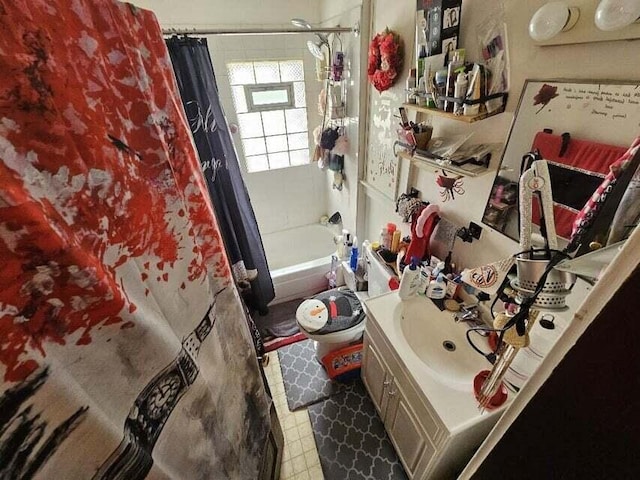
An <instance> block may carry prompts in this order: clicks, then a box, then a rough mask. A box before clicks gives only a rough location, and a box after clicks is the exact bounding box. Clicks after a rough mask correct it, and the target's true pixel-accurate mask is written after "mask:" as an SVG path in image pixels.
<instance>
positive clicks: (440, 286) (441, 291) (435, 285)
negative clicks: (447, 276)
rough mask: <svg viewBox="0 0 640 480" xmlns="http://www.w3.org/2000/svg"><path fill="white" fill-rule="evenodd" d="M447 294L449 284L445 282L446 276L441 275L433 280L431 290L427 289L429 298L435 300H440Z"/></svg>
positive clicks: (430, 285)
mask: <svg viewBox="0 0 640 480" xmlns="http://www.w3.org/2000/svg"><path fill="white" fill-rule="evenodd" d="M446 294H447V283H446V282H445V280H444V275H442V274H439V275H438V278H436V279H435V280H431V283H430V284H429V288H428V289H427V297H429V298H431V299H433V300H440V299H442V298H444V297H445V296H446Z"/></svg>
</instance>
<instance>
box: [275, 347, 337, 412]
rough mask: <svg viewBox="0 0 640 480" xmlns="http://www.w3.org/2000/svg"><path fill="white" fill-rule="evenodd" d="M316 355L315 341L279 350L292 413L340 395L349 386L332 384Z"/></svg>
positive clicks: (335, 382) (332, 381) (286, 393)
mask: <svg viewBox="0 0 640 480" xmlns="http://www.w3.org/2000/svg"><path fill="white" fill-rule="evenodd" d="M315 355H316V350H315V348H314V345H313V340H304V341H302V342H298V343H294V344H292V345H287V346H286V347H282V348H280V349H278V357H279V358H280V370H281V371H282V379H283V380H284V392H285V395H286V397H287V404H288V405H289V410H291V411H294V410H298V409H300V408H303V407H306V406H308V405H311V404H314V403H317V402H320V401H322V400H324V399H326V398H329V397H330V396H331V395H335V394H336V393H340V392H341V391H343V390H344V389H345V388H346V387H347V385H348V384H349V383H344V382H337V381H334V380H331V379H330V378H329V376H328V375H327V372H326V371H325V369H324V368H323V367H322V365H321V364H320V362H318V360H317V359H316V356H315Z"/></svg>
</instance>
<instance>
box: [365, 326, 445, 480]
mask: <svg viewBox="0 0 640 480" xmlns="http://www.w3.org/2000/svg"><path fill="white" fill-rule="evenodd" d="M364 345H365V346H364V352H365V353H364V360H363V367H362V379H363V381H364V384H365V386H366V387H367V390H368V391H369V393H370V395H371V398H372V399H373V403H374V404H375V406H376V409H377V410H378V413H379V414H380V418H382V420H383V422H384V426H385V428H386V430H387V433H388V434H389V437H390V438H391V441H392V442H393V444H394V446H395V447H396V451H397V452H398V454H399V455H400V456H401V458H402V463H403V465H404V468H405V470H406V472H407V474H408V475H409V477H410V478H420V477H417V476H415V472H416V470H417V467H418V464H419V462H420V460H422V459H423V457H424V459H425V461H426V462H428V461H429V460H430V459H431V457H433V454H434V453H435V447H434V445H433V441H432V440H431V439H430V438H429V435H428V434H427V432H426V429H425V427H423V426H422V424H421V423H420V421H419V420H418V415H417V414H416V412H414V410H413V408H412V407H411V405H410V404H409V401H408V399H407V394H406V393H405V390H404V389H403V388H402V386H401V381H399V379H396V378H395V377H394V375H393V373H392V372H391V370H390V368H389V367H388V366H387V364H386V363H385V362H384V360H382V358H381V356H380V354H379V353H378V347H377V346H376V345H375V344H374V343H373V342H372V341H371V338H370V337H369V336H365V344H364ZM422 463H424V461H423V462H422Z"/></svg>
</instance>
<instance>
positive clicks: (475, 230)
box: [469, 222, 482, 240]
mask: <svg viewBox="0 0 640 480" xmlns="http://www.w3.org/2000/svg"><path fill="white" fill-rule="evenodd" d="M469 233H470V234H471V236H472V237H473V238H475V239H476V240H480V234H481V233H482V227H481V226H480V225H478V224H477V223H473V222H470V223H469Z"/></svg>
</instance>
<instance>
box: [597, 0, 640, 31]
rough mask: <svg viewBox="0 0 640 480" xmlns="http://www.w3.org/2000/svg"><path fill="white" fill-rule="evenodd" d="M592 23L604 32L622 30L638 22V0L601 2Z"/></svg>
mask: <svg viewBox="0 0 640 480" xmlns="http://www.w3.org/2000/svg"><path fill="white" fill-rule="evenodd" d="M594 21H595V24H596V27H598V28H599V29H600V30H603V31H605V32H610V31H613V30H620V29H623V28H624V27H627V26H629V25H631V24H632V23H635V22H638V21H640V0H602V1H601V2H600V3H599V4H598V8H596V14H595V16H594Z"/></svg>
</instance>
